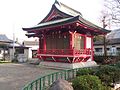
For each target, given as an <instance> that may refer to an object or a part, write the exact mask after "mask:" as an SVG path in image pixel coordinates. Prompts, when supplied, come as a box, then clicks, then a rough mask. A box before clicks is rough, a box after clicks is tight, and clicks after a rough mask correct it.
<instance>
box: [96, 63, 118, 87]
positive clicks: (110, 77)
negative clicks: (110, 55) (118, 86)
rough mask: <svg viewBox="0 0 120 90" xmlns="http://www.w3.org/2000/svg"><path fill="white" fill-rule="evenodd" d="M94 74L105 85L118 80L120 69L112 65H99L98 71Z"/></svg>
mask: <svg viewBox="0 0 120 90" xmlns="http://www.w3.org/2000/svg"><path fill="white" fill-rule="evenodd" d="M95 75H97V76H98V77H99V78H100V79H101V81H102V82H104V84H105V85H111V83H114V82H117V81H119V80H120V69H119V68H117V67H114V66H109V65H105V66H101V67H100V68H99V70H98V71H96V73H95Z"/></svg>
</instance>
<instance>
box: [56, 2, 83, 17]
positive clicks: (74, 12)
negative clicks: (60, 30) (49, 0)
mask: <svg viewBox="0 0 120 90" xmlns="http://www.w3.org/2000/svg"><path fill="white" fill-rule="evenodd" d="M54 5H55V6H56V7H57V9H59V10H60V11H62V12H64V11H65V13H67V14H70V15H71V16H77V15H80V16H82V14H81V13H80V12H79V11H77V10H75V9H73V8H70V7H69V6H67V5H65V4H63V3H61V2H59V1H57V0H56V1H55V3H54ZM58 6H59V7H58ZM63 9H64V11H63ZM65 9H66V10H65Z"/></svg>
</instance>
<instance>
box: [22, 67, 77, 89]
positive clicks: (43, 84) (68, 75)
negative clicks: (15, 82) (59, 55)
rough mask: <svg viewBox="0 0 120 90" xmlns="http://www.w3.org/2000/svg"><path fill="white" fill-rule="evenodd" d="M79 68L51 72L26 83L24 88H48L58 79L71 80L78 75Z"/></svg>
mask: <svg viewBox="0 0 120 90" xmlns="http://www.w3.org/2000/svg"><path fill="white" fill-rule="evenodd" d="M78 70H79V69H70V70H62V71H60V72H55V73H51V74H49V75H46V76H42V77H39V78H38V79H36V80H34V81H32V82H30V83H29V84H27V85H25V86H24V87H23V89H22V90H47V89H48V88H49V86H50V85H51V84H52V83H53V82H54V81H56V80H57V79H64V80H71V79H73V78H75V77H76V72H77V71H78Z"/></svg>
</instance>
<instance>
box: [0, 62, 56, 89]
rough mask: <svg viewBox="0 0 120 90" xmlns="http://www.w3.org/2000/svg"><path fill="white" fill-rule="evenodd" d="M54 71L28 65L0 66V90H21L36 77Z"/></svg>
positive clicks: (12, 64)
mask: <svg viewBox="0 0 120 90" xmlns="http://www.w3.org/2000/svg"><path fill="white" fill-rule="evenodd" d="M56 71H58V70H55V69H48V68H44V67H36V66H35V65H30V64H14V63H9V64H0V90H21V88H22V87H23V86H24V85H25V84H27V83H28V82H30V81H32V80H34V79H36V78H37V77H39V76H43V75H45V74H48V73H52V72H56Z"/></svg>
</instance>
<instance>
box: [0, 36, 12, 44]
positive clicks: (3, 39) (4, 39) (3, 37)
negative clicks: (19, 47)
mask: <svg viewBox="0 0 120 90" xmlns="http://www.w3.org/2000/svg"><path fill="white" fill-rule="evenodd" d="M0 42H3V43H4V42H5V43H11V42H12V40H10V39H8V37H7V36H6V35H4V34H0Z"/></svg>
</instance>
